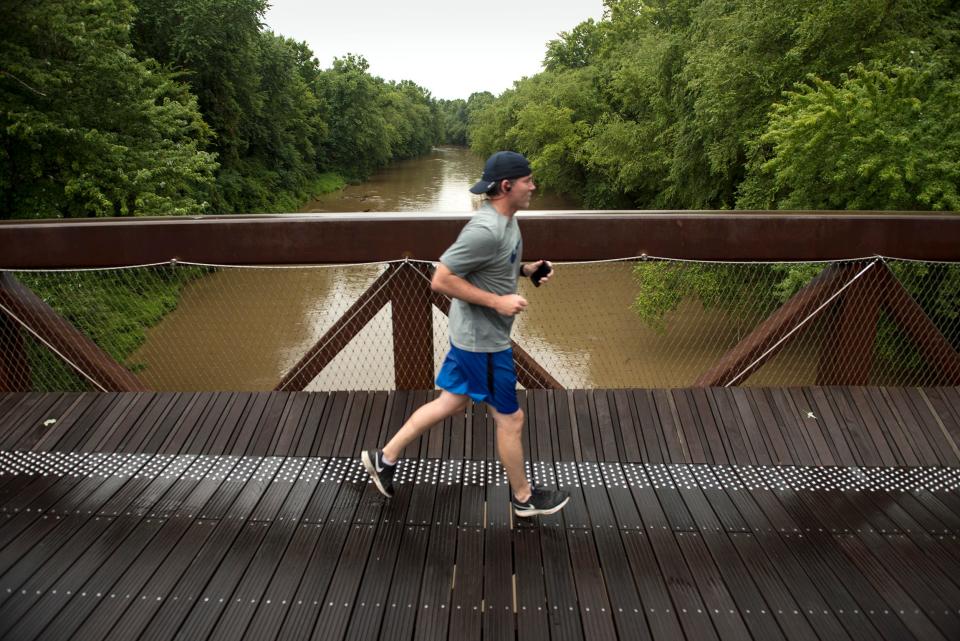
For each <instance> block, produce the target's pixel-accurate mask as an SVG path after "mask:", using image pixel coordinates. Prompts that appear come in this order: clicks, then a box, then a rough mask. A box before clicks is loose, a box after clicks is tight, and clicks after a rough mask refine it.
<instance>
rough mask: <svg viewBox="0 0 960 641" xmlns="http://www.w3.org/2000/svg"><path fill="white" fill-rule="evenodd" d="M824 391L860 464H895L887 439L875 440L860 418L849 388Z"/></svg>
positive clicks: (874, 465) (834, 388)
mask: <svg viewBox="0 0 960 641" xmlns="http://www.w3.org/2000/svg"><path fill="white" fill-rule="evenodd" d="M823 391H824V396H825V397H826V398H827V400H828V401H829V402H830V404H831V406H832V407H833V408H834V416H836V419H837V423H838V425H839V426H840V429H841V431H842V432H843V433H844V434H845V435H846V438H847V442H848V443H849V445H850V450H851V452H852V453H853V456H854V459H856V460H857V461H859V464H860V465H867V466H871V467H876V466H880V465H895V464H896V461H895V459H894V458H893V454H892V453H891V452H890V448H889V447H888V446H887V444H886V441H885V440H883V439H882V438H881V439H880V442H877V441H875V440H874V439H873V437H872V435H871V434H870V429H869V428H868V427H867V425H866V423H865V422H864V421H863V420H862V419H861V418H860V415H859V413H858V412H857V410H856V406H855V405H854V403H853V401H852V399H851V398H850V393H849V389H847V388H842V387H831V388H826V389H824V390H823Z"/></svg>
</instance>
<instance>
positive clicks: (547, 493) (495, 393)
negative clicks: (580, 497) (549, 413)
mask: <svg viewBox="0 0 960 641" xmlns="http://www.w3.org/2000/svg"><path fill="white" fill-rule="evenodd" d="M536 188H537V187H536V185H535V184H534V182H533V176H532V175H531V171H530V163H529V162H527V159H526V158H524V157H523V156H522V155H520V154H518V153H516V152H513V151H499V152H497V153H495V154H493V155H492V156H490V158H489V159H487V162H486V165H485V166H484V169H483V177H482V179H481V180H480V181H479V182H478V183H477V184H475V185H474V186H473V187H471V188H470V191H471V192H473V193H475V194H486V196H487V199H486V200H485V201H484V203H483V204H482V205H481V207H480V208H479V209H478V210H477V212H476V213H475V214H474V215H473V217H472V218H471V219H470V221H469V222H468V223H467V224H466V226H465V227H464V228H463V229H462V230H461V231H460V235H459V237H458V238H457V240H456V242H454V243H453V245H451V246H450V248H449V249H447V251H445V252H444V253H443V255H442V256H441V257H440V264H439V265H438V266H437V270H436V272H435V273H434V275H433V281H432V282H431V287H432V288H433V290H434V291H436V292H440V293H441V294H445V295H447V296H449V297H451V298H452V299H453V302H452V303H451V305H450V343H451V346H450V351H449V353H448V354H447V358H446V360H444V362H443V366H442V367H441V368H440V374H439V375H438V376H437V387H439V388H441V390H442V391H441V392H440V396H439V397H437V398H436V399H435V400H433V401H431V402H429V403H427V404H426V405H423V406H422V407H420V408H419V409H417V411H415V412H414V413H413V414H412V415H411V416H410V418H409V419H408V420H407V422H406V423H404V424H403V427H401V428H400V430H399V431H398V432H397V433H396V435H394V437H393V438H392V439H390V442H389V443H387V444H386V445H385V446H384V447H383V449H382V450H367V451H365V452H363V454H362V455H361V459H362V461H363V465H364V467H365V468H366V469H367V471H368V472H369V473H370V476H371V477H372V478H373V482H374V483H375V484H376V486H377V489H378V490H380V492H382V493H383V494H384V495H385V496H387V497H390V496H393V473H394V470H395V469H396V467H395V466H396V463H397V461H398V460H399V457H400V455H401V453H402V452H403V449H404V448H405V447H406V446H407V444H409V443H411V442H412V441H413V440H414V439H416V438H418V437H419V436H420V435H421V434H422V433H423V432H425V431H426V430H428V429H430V428H431V427H433V426H435V425H437V424H438V423H441V422H442V421H443V420H444V419H445V418H447V417H448V416H452V415H453V414H456V413H458V412H462V411H463V410H464V409H465V408H466V406H467V404H468V403H469V402H470V400H471V399H472V400H474V401H476V402H478V403H486V404H487V405H488V406H489V407H490V411H491V413H492V414H493V419H494V422H495V424H496V430H497V452H498V454H499V456H500V462H501V463H502V464H503V467H504V469H505V470H506V473H507V479H508V480H509V481H510V488H511V496H512V502H513V511H514V513H515V514H516V515H517V516H521V517H528V516H536V515H538V514H553V513H554V512H557V511H558V510H560V509H561V508H563V506H564V505H566V504H567V501H569V500H570V495H569V494H568V493H566V492H561V491H555V490H546V489H541V488H536V487H533V486H532V485H531V483H530V481H529V480H528V479H527V475H526V473H525V471H524V468H523V440H522V435H523V410H521V409H520V405H519V403H517V373H516V369H515V368H514V364H513V349H512V348H511V343H510V329H511V327H512V326H513V319H514V316H516V315H517V314H518V313H520V312H522V311H523V310H524V309H525V308H526V306H527V301H526V300H525V299H524V298H523V297H522V296H519V295H518V294H517V279H518V278H519V277H520V275H521V274H522V275H523V276H534V274H535V273H536V274H537V275H538V276H539V275H540V274H542V273H543V272H544V271H546V272H547V273H546V275H543V276H542V277H541V278H540V282H541V283H544V282H547V281H548V280H549V279H550V276H552V275H553V268H552V267H551V266H550V263H549V262H546V261H543V260H539V261H537V262H535V263H528V264H526V265H524V264H522V263H521V262H520V256H521V254H522V253H523V241H522V239H521V237H520V228H519V227H518V226H517V220H516V218H515V217H514V214H515V213H516V212H517V211H518V210H520V209H527V208H528V207H529V206H530V197H531V195H532V194H533V191H534V190H535V189H536ZM541 266H544V268H545V269H541V270H540V272H537V268H538V267H541Z"/></svg>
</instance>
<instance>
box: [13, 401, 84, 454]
mask: <svg viewBox="0 0 960 641" xmlns="http://www.w3.org/2000/svg"><path fill="white" fill-rule="evenodd" d="M92 401H93V396H87V395H85V394H76V393H70V394H48V395H45V398H43V399H42V400H41V401H40V402H39V403H37V404H34V405H32V406H31V411H29V412H25V413H24V414H21V415H20V416H19V417H4V418H3V419H0V420H2V421H4V422H6V421H7V420H10V421H11V425H10V428H9V432H8V433H7V436H8V438H6V439H4V443H3V445H2V449H6V450H29V449H34V447H35V446H36V444H37V442H38V441H39V440H40V439H41V438H42V437H43V435H44V434H46V433H47V432H48V431H50V429H52V427H54V426H55V425H56V423H54V424H52V425H48V424H47V422H48V421H50V420H54V421H57V422H60V421H64V420H71V417H74V416H78V415H80V414H82V413H83V412H84V411H85V410H86V408H87V407H89V404H90V403H91V402H92ZM48 403H49V404H48ZM0 416H4V415H3V414H0ZM18 419H19V420H18Z"/></svg>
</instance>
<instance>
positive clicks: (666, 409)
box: [653, 390, 691, 463]
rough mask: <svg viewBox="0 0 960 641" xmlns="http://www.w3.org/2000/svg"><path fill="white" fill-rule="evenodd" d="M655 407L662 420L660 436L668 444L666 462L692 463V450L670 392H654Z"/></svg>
mask: <svg viewBox="0 0 960 641" xmlns="http://www.w3.org/2000/svg"><path fill="white" fill-rule="evenodd" d="M653 403H654V404H653V407H654V408H655V411H656V412H657V416H658V417H659V419H660V435H662V437H663V440H664V443H666V452H665V456H666V461H667V462H669V463H690V462H691V459H690V448H689V446H688V445H687V442H686V439H685V437H684V434H683V427H682V426H681V425H680V418H679V416H678V415H677V408H676V407H675V405H674V401H673V395H672V394H671V393H670V391H669V390H653Z"/></svg>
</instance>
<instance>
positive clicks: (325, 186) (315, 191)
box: [263, 171, 347, 214]
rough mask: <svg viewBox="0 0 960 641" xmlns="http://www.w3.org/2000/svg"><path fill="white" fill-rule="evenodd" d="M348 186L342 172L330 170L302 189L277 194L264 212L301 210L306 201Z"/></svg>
mask: <svg viewBox="0 0 960 641" xmlns="http://www.w3.org/2000/svg"><path fill="white" fill-rule="evenodd" d="M346 186H347V181H346V179H344V178H343V176H341V175H340V174H337V173H334V172H332V171H328V172H326V173H323V174H320V175H319V176H317V177H316V178H314V179H313V180H312V181H310V183H309V184H308V185H307V186H306V188H304V189H303V190H301V191H297V192H284V193H281V194H277V196H276V197H275V198H274V199H273V200H272V201H271V202H270V203H269V204H268V205H267V207H266V208H265V209H264V211H263V213H265V214H286V213H291V212H297V211H300V208H301V207H303V206H304V205H305V204H306V203H308V202H309V201H311V200H313V199H314V198H316V197H317V196H321V195H323V194H329V193H333V192H335V191H340V190H341V189H343V188H344V187H346Z"/></svg>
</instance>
